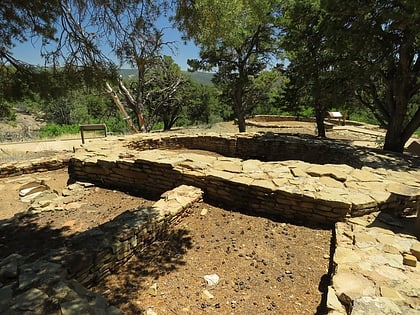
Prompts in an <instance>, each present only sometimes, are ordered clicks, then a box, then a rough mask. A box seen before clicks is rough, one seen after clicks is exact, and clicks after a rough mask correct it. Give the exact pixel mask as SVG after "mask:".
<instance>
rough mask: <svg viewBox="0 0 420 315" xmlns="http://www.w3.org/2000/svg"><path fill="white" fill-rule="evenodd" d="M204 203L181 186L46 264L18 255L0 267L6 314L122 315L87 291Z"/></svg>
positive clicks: (80, 238)
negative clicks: (200, 202)
mask: <svg viewBox="0 0 420 315" xmlns="http://www.w3.org/2000/svg"><path fill="white" fill-rule="evenodd" d="M201 199H202V192H201V191H200V189H198V188H195V187H189V186H180V187H177V188H175V189H174V190H171V191H168V192H166V193H165V194H164V195H163V196H162V198H161V199H160V200H159V201H157V202H156V203H155V204H154V206H153V207H151V208H139V209H134V210H131V211H127V212H125V213H123V214H121V215H120V216H118V217H117V218H115V219H114V220H112V221H110V222H108V223H106V224H103V225H101V226H98V227H96V228H94V229H91V230H88V231H86V232H83V233H81V234H77V235H76V236H74V237H72V238H71V239H70V240H69V241H68V243H67V244H66V245H67V246H66V247H65V248H60V249H58V250H55V251H51V252H50V253H49V254H47V255H46V256H44V257H42V258H41V259H38V260H36V261H31V262H27V261H26V258H25V257H22V256H20V255H18V254H12V255H10V256H9V257H7V258H6V259H4V260H2V261H0V313H1V314H34V315H38V314H39V315H41V314H68V315H70V314H104V315H117V314H118V315H120V314H122V312H121V311H119V310H118V309H116V308H115V307H112V306H110V305H109V304H108V302H107V301H106V300H105V299H104V298H102V297H101V296H99V295H98V294H94V293H92V292H89V291H88V290H87V289H86V288H85V287H89V286H91V285H93V284H95V283H97V282H98V281H101V280H102V279H103V278H104V277H106V276H107V275H109V274H110V273H111V272H112V271H113V270H114V268H115V267H117V266H118V265H121V264H123V263H125V262H126V261H128V259H129V258H130V257H132V256H133V255H134V254H135V253H138V252H140V251H142V250H144V249H145V248H146V247H147V246H148V245H149V244H150V243H151V242H153V241H154V240H155V239H156V238H157V237H159V235H161V233H162V232H164V231H166V230H167V229H168V227H169V226H170V225H171V224H173V223H174V222H175V221H177V220H180V219H182V217H183V216H184V215H185V214H186V211H187V210H188V209H189V208H191V207H193V206H194V204H195V203H197V202H199V201H201ZM12 220H13V219H12ZM11 223H12V222H9V224H11Z"/></svg>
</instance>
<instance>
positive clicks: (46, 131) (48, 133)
mask: <svg viewBox="0 0 420 315" xmlns="http://www.w3.org/2000/svg"><path fill="white" fill-rule="evenodd" d="M77 133H79V125H77V124H74V125H59V124H47V125H46V126H44V127H42V128H41V129H40V130H39V136H40V137H41V138H55V137H59V136H61V135H65V134H77Z"/></svg>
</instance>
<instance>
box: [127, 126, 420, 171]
mask: <svg viewBox="0 0 420 315" xmlns="http://www.w3.org/2000/svg"><path fill="white" fill-rule="evenodd" d="M133 139H134V140H133V141H130V143H129V148H131V149H134V150H150V149H157V148H171V149H173V148H186V149H196V150H205V151H210V152H216V153H219V154H221V155H224V156H229V157H237V158H241V159H244V160H246V159H258V160H261V161H266V162H267V161H286V160H300V161H304V162H308V163H315V164H346V165H349V166H351V167H354V168H362V167H363V166H369V167H374V168H382V167H392V168H398V169H399V170H404V169H410V168H418V167H420V159H418V158H413V157H409V156H404V155H399V154H391V153H385V152H384V151H382V150H379V149H373V148H363V147H356V146H352V145H347V144H345V143H343V142H342V141H335V140H331V139H319V138H317V137H315V136H304V135H294V136H291V135H281V134H275V133H264V134H259V133H256V134H239V135H238V134H231V135H217V134H214V135H193V136H192V135H182V134H180V135H173V136H162V137H159V136H143V137H135V138H133Z"/></svg>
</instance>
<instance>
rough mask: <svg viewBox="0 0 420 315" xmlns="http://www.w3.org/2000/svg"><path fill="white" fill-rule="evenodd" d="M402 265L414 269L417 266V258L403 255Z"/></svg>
mask: <svg viewBox="0 0 420 315" xmlns="http://www.w3.org/2000/svg"><path fill="white" fill-rule="evenodd" d="M403 264H404V265H407V266H410V267H416V266H417V258H416V256H414V255H410V254H404V255H403Z"/></svg>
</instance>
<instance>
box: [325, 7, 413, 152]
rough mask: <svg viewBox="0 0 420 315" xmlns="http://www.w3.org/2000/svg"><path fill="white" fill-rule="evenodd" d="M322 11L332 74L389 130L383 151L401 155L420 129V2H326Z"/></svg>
mask: <svg viewBox="0 0 420 315" xmlns="http://www.w3.org/2000/svg"><path fill="white" fill-rule="evenodd" d="M321 8H322V9H323V10H324V12H325V19H324V23H323V32H324V36H325V37H324V38H325V43H326V45H327V47H326V48H327V49H328V50H329V51H331V53H332V54H333V56H334V57H335V62H334V67H333V68H332V69H333V70H334V72H335V73H337V74H338V75H340V76H343V77H344V78H345V79H346V81H347V82H349V83H350V85H351V86H352V87H353V90H354V91H355V92H356V93H355V95H356V96H357V100H358V101H359V102H360V103H361V104H363V106H365V107H367V108H369V109H370V110H371V111H372V112H373V113H374V115H375V117H376V119H377V120H378V121H379V122H380V123H381V125H382V126H385V127H386V128H387V134H386V137H385V142H384V149H386V150H390V151H396V152H402V151H403V149H404V144H405V142H406V141H407V140H408V139H409V137H410V136H411V135H412V134H413V132H414V131H415V130H416V129H417V128H419V127H420V102H419V101H418V100H419V95H420V84H419V83H420V79H419V78H420V37H419V36H418V34H419V29H420V27H419V25H420V2H419V1H417V0H405V1H394V0H390V1H374V0H369V1H346V0H334V1H332V0H325V1H322V2H321ZM361 34H363V36H361ZM366 43H369V44H368V45H367V44H366Z"/></svg>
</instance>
